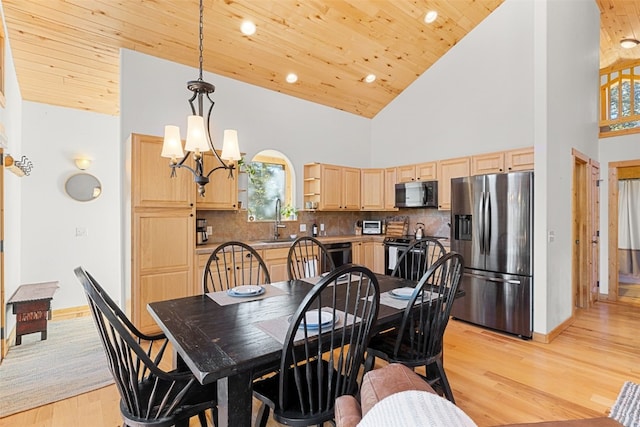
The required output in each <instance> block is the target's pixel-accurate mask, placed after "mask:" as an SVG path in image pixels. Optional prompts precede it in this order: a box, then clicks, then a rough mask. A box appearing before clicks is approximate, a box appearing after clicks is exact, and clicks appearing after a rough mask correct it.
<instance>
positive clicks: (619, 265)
mask: <svg viewBox="0 0 640 427" xmlns="http://www.w3.org/2000/svg"><path fill="white" fill-rule="evenodd" d="M638 179H640V160H627V161H622V162H611V163H609V300H611V301H619V302H622V303H628V304H633V305H638V304H640V278H638V271H637V262H638V261H639V260H638V259H637V257H638V256H639V255H638V252H639V250H638V249H640V248H636V247H635V246H633V244H632V242H631V241H630V239H629V237H630V236H629V235H628V233H629V231H628V228H627V227H626V225H625V224H624V223H623V224H621V223H620V214H621V210H620V206H621V205H622V206H623V209H624V206H625V205H626V204H627V202H625V201H624V200H625V199H626V195H625V194H626V191H627V189H626V187H627V184H629V182H628V181H636V180H638ZM632 185H633V186H635V185H638V184H632ZM621 198H622V201H623V203H622V204H621ZM635 204H637V202H636V201H632V205H631V206H630V207H631V208H633V207H635V206H633V205H635ZM624 210H625V211H626V209H624ZM634 222H635V221H634ZM620 232H622V234H623V236H622V237H623V239H622V241H621V239H620V234H619V233H620ZM634 263H636V265H635V266H634Z"/></svg>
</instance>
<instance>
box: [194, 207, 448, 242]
mask: <svg viewBox="0 0 640 427" xmlns="http://www.w3.org/2000/svg"><path fill="white" fill-rule="evenodd" d="M398 216H407V217H408V218H409V233H410V234H413V231H414V229H415V228H416V224H417V223H418V222H421V223H423V224H424V225H425V226H424V228H425V234H426V235H428V236H437V237H449V233H450V227H449V223H450V221H451V213H450V212H449V211H438V210H436V209H400V210H399V211H397V212H313V211H309V212H307V211H300V212H298V217H297V219H296V220H295V221H290V220H285V221H283V224H284V225H285V226H286V227H285V228H281V229H280V230H279V231H280V236H281V238H285V239H286V238H287V237H288V236H289V235H291V234H296V235H298V236H301V235H309V236H310V235H311V226H312V225H313V224H314V223H315V224H317V225H318V229H319V228H320V224H324V227H325V232H326V235H327V236H344V235H353V234H354V233H355V225H356V222H357V221H359V220H363V219H374V220H378V219H379V220H384V219H388V218H393V217H398ZM197 217H198V218H204V219H206V220H207V225H209V226H211V227H212V230H213V234H212V235H211V236H209V239H210V241H213V242H220V241H227V240H242V241H250V240H267V239H271V238H272V237H273V221H248V219H247V212H246V211H244V210H243V211H198V214H197ZM300 224H305V225H306V227H307V231H306V232H300Z"/></svg>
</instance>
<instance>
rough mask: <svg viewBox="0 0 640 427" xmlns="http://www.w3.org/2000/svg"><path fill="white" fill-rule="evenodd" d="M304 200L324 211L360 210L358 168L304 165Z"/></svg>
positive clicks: (315, 164) (314, 164) (316, 164)
mask: <svg viewBox="0 0 640 427" xmlns="http://www.w3.org/2000/svg"><path fill="white" fill-rule="evenodd" d="M303 191H304V201H305V205H306V204H307V202H311V204H312V206H313V207H314V209H319V210H325V211H342V210H354V211H358V210H360V169H358V168H351V167H344V166H336V165H327V164H323V163H310V164H306V165H304V190H303Z"/></svg>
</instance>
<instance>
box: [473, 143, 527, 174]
mask: <svg viewBox="0 0 640 427" xmlns="http://www.w3.org/2000/svg"><path fill="white" fill-rule="evenodd" d="M523 170H533V147H528V148H521V149H517V150H507V151H499V152H496V153H488V154H480V155H477V156H472V157H471V175H484V174H488V173H503V172H514V171H523Z"/></svg>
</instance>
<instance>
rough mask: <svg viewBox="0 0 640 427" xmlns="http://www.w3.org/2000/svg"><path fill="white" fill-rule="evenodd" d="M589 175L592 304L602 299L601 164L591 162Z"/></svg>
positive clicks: (590, 294) (591, 160)
mask: <svg viewBox="0 0 640 427" xmlns="http://www.w3.org/2000/svg"><path fill="white" fill-rule="evenodd" d="M589 174H590V175H591V181H590V191H589V197H590V201H589V208H590V209H589V234H590V240H591V253H590V256H589V270H590V272H591V274H590V282H589V283H590V290H591V292H590V293H589V296H590V301H591V303H595V302H596V301H598V300H599V298H600V182H602V180H601V179H600V163H599V162H597V161H595V160H593V159H590V160H589Z"/></svg>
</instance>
